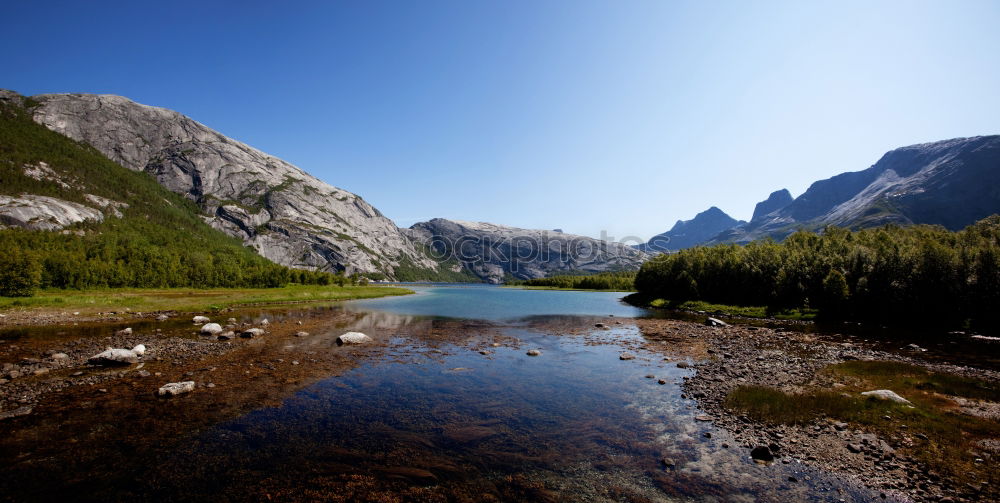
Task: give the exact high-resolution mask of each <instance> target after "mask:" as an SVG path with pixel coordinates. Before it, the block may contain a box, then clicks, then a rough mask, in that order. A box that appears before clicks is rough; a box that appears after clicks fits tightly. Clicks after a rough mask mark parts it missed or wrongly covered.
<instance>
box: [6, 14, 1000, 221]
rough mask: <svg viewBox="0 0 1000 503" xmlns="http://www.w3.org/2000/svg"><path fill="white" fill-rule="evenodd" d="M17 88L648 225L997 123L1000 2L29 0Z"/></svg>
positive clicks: (400, 200) (491, 207) (545, 213)
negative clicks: (114, 103) (180, 118)
mask: <svg viewBox="0 0 1000 503" xmlns="http://www.w3.org/2000/svg"><path fill="white" fill-rule="evenodd" d="M0 27H2V30H0V46H2V47H3V48H4V51H3V52H4V56H3V60H4V61H3V64H2V65H0V87H2V88H9V89H13V90H16V91H18V92H21V93H22V94H28V95H30V94H38V93H50V92H91V93H110V94H120V95H124V96H127V97H129V98H132V99H134V100H136V101H138V102H140V103H145V104H149V105H156V106H162V107H167V108H171V109H174V110H178V111H180V112H182V113H184V114H186V115H188V116H190V117H192V118H194V119H195V120H198V121H199V122H202V123H204V124H206V125H208V126H210V127H212V128H215V129H217V130H219V131H220V132H222V133H223V134H226V135H227V136H230V137H233V138H235V139H237V140H240V141H243V142H246V143H248V144H250V145H252V146H254V147H257V148H259V149H261V150H263V151H265V152H268V153H270V154H273V155H275V156H278V157H281V158H283V159H285V160H287V161H289V162H291V163H293V164H296V165H297V166H299V167H301V168H302V169H304V170H306V171H308V172H309V173H311V174H313V175H315V176H317V177H319V178H321V179H323V180H324V181H326V182H329V183H331V184H333V185H336V186H338V187H342V188H344V189H347V190H350V191H352V192H355V193H357V194H359V195H361V196H362V197H364V198H365V199H366V200H368V201H369V202H371V203H372V204H374V205H375V206H376V207H377V208H379V209H380V210H381V211H382V212H383V213H385V214H386V215H387V216H389V217H390V218H392V219H394V220H395V221H396V223H397V224H398V225H400V226H403V227H405V226H409V225H411V224H413V223H415V222H417V221H421V220H426V219H430V218H433V217H446V218H453V219H461V220H478V221H489V222H495V223H501V224H507V225H514V226H519V227H527V228H543V229H551V228H562V229H564V230H565V231H567V232H574V233H579V234H585V235H591V236H595V237H600V236H601V233H602V231H604V232H606V233H607V235H609V236H612V237H615V238H619V239H620V238H622V237H623V236H626V235H632V236H638V237H641V238H643V239H647V238H649V237H651V236H652V235H654V234H656V233H659V232H662V231H664V230H666V229H667V228H669V227H670V226H672V225H673V223H674V221H676V220H677V219H688V218H691V217H692V216H693V215H694V214H695V213H697V212H700V211H702V210H704V209H706V208H708V207H709V206H713V205H715V206H718V207H720V208H721V209H723V210H724V211H726V212H727V213H729V214H730V215H732V216H734V217H736V218H741V219H749V218H750V215H751V213H752V212H753V207H754V204H755V203H756V202H758V201H760V200H763V199H764V198H766V197H767V195H768V194H769V193H770V192H772V191H774V190H777V189H780V188H788V189H789V190H791V191H792V194H793V195H795V196H797V195H799V194H801V193H802V192H803V191H804V190H805V189H806V188H807V187H808V186H809V184H810V183H812V182H813V181H816V180H818V179H822V178H828V177H830V176H833V175H835V174H837V173H840V172H844V171H857V170H860V169H864V168H866V167H868V166H870V165H871V164H873V163H874V162H875V161H877V160H878V158H879V157H880V156H881V155H882V154H883V153H884V152H886V151H888V150H891V149H893V148H896V147H900V146H905V145H910V144H914V143H922V142H928V141H935V140H942V139H947V138H953V137H959V136H975V135H982V134H997V133H1000V2H997V1H962V0H958V1H943V0H942V1H938V2H923V1H882V0H879V1H870V0H867V1H847V2H818V1H817V2H814V1H807V2H803V1H789V2H778V1H760V2H744V1H732V2H727V1H692V2H683V1H667V0H661V1H640V0H628V1H612V0H600V1H584V0H560V1H556V0H533V1H511V0H504V1H495V2H487V1H478V0H477V1H465V0H458V1H447V2H445V1H429V0H428V1H409V0H407V1H397V2H390V1H351V2H334V1H328V2H327V1H324V2H270V1H268V2H253V1H240V2H210V1H198V2H186V1H170V2H156V3H153V2H136V1H128V2H118V3H116V2H77V1H74V2H65V3H58V2H45V1H42V0H39V1H37V2H14V3H10V4H9V5H6V6H5V7H4V9H3V20H2V21H0Z"/></svg>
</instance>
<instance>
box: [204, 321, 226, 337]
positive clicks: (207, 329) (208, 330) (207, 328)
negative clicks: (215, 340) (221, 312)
mask: <svg viewBox="0 0 1000 503" xmlns="http://www.w3.org/2000/svg"><path fill="white" fill-rule="evenodd" d="M219 332H222V327H221V326H220V325H219V324H218V323H206V324H204V325H202V327H201V333H202V335H215V334H217V333H219Z"/></svg>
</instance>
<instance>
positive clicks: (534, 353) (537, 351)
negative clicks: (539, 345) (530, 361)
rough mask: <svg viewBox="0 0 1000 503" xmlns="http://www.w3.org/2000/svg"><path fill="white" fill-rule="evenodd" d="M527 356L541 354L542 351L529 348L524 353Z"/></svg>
mask: <svg viewBox="0 0 1000 503" xmlns="http://www.w3.org/2000/svg"><path fill="white" fill-rule="evenodd" d="M526 354H527V355H528V356H541V355H542V352H541V351H539V350H537V349H529V350H528V352H527V353H526Z"/></svg>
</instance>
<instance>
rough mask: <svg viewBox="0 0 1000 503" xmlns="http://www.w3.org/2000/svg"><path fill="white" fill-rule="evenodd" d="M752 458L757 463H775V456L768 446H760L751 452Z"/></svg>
mask: <svg viewBox="0 0 1000 503" xmlns="http://www.w3.org/2000/svg"><path fill="white" fill-rule="evenodd" d="M750 457H751V458H753V459H754V460H756V461H774V454H772V453H771V449H770V448H768V447H767V446H766V445H758V446H757V447H754V448H753V450H752V451H750Z"/></svg>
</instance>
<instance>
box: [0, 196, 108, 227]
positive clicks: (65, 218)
mask: <svg viewBox="0 0 1000 503" xmlns="http://www.w3.org/2000/svg"><path fill="white" fill-rule="evenodd" d="M85 220H94V221H97V222H100V221H102V220H104V215H103V214H102V213H101V212H100V211H98V210H96V209H94V208H91V207H89V206H84V205H82V204H78V203H72V202H69V201H63V200H62V199H56V198H54V197H48V196H37V195H33V194H22V195H21V196H19V197H11V196H0V221H3V222H4V223H5V224H6V225H11V226H15V227H23V228H25V229H31V230H42V231H52V230H58V229H62V228H63V227H66V226H68V225H72V224H75V223H78V222H83V221H85Z"/></svg>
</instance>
